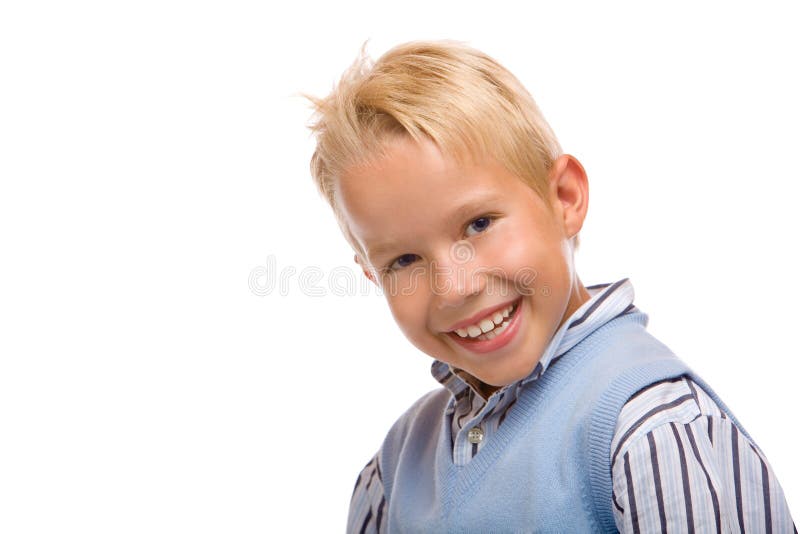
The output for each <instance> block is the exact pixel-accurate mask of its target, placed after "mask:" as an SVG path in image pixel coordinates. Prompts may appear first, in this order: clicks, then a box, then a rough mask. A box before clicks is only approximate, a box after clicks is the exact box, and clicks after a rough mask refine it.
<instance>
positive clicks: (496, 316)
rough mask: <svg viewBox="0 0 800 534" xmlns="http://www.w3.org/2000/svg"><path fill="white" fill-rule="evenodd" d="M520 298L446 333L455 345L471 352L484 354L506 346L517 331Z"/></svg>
mask: <svg viewBox="0 0 800 534" xmlns="http://www.w3.org/2000/svg"><path fill="white" fill-rule="evenodd" d="M521 305H522V297H520V298H519V299H517V300H516V301H514V302H512V303H511V304H509V305H507V306H505V307H504V308H501V309H499V310H496V311H495V312H493V313H492V314H491V315H488V316H486V317H484V318H483V319H481V320H480V321H477V322H475V323H473V324H470V325H467V326H463V327H460V328H457V329H455V330H452V331H450V332H448V335H449V336H450V338H451V339H453V340H454V341H455V342H456V343H457V344H459V345H461V346H462V347H464V348H466V349H468V350H470V351H471V352H478V353H486V352H491V351H494V350H497V349H499V348H501V347H503V346H505V345H507V344H508V343H509V342H511V340H512V339H513V338H514V335H515V334H516V333H517V331H518V330H519V323H520V321H519V314H518V313H517V311H518V310H519V308H520V306H521Z"/></svg>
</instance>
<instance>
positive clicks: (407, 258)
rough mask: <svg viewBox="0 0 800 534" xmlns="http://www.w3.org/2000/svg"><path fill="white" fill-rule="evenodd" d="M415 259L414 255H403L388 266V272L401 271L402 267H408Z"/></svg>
mask: <svg viewBox="0 0 800 534" xmlns="http://www.w3.org/2000/svg"><path fill="white" fill-rule="evenodd" d="M416 259H417V255H416V254H403V255H402V256H399V257H398V258H397V259H396V260H394V261H393V262H392V263H390V264H389V267H388V269H389V270H390V271H395V270H397V269H402V268H404V267H408V266H409V265H411V264H412V263H414V261H415V260H416Z"/></svg>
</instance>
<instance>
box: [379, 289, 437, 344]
mask: <svg viewBox="0 0 800 534" xmlns="http://www.w3.org/2000/svg"><path fill="white" fill-rule="evenodd" d="M388 302H389V309H390V310H391V312H392V316H393V317H394V320H395V322H396V323H397V326H399V327H400V330H401V331H402V332H403V334H404V335H405V336H406V337H407V338H409V339H413V338H415V337H417V336H419V335H420V332H421V331H422V330H423V329H424V327H425V318H426V317H427V314H426V310H425V309H424V305H423V304H422V303H421V301H420V298H419V296H418V295H398V296H393V297H392V298H390V299H388Z"/></svg>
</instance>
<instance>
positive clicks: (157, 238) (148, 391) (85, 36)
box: [0, 1, 800, 533]
mask: <svg viewBox="0 0 800 534" xmlns="http://www.w3.org/2000/svg"><path fill="white" fill-rule="evenodd" d="M286 4H287V3H283V5H279V6H276V5H269V4H268V3H266V2H250V3H247V2H230V1H229V2H176V1H158V2H127V3H121V2H115V3H109V2H93V3H92V2H69V3H66V2H63V3H61V2H52V3H42V2H5V3H3V5H2V7H0V77H1V80H2V81H1V83H0V180H1V181H0V255H2V260H0V357H1V358H2V360H0V362H1V363H0V530H2V531H3V532H66V531H74V532H82V533H89V532H103V533H105V532H193V533H194V532H275V531H293V532H340V531H342V530H343V529H344V522H345V518H346V513H347V505H348V501H349V497H350V492H351V490H352V487H353V483H354V482H355V477H356V475H357V473H358V471H359V470H360V468H361V467H362V465H363V464H364V463H366V462H367V460H369V458H370V457H371V455H372V454H373V453H374V452H375V450H376V449H377V448H378V446H379V444H380V442H381V439H382V437H383V436H384V434H385V433H386V431H387V430H388V428H389V426H390V425H391V423H392V422H393V421H394V420H395V418H396V417H397V416H398V415H399V414H400V413H401V412H402V411H403V410H404V409H405V408H406V407H407V406H408V405H409V404H410V403H411V402H412V401H413V400H415V399H416V398H418V397H419V396H420V395H421V394H422V393H424V392H426V391H428V390H429V389H432V388H434V387H435V386H436V383H435V382H434V381H433V379H432V378H431V377H430V375H429V365H430V359H429V358H428V357H427V356H425V355H423V354H421V353H419V352H418V351H416V350H415V349H414V348H413V347H412V346H411V345H410V344H409V343H408V342H407V341H406V340H405V339H404V338H403V337H402V336H401V334H400V332H399V331H398V329H397V327H396V326H395V325H394V324H393V322H392V319H391V316H390V314H389V312H388V309H387V308H386V306H385V304H384V302H383V300H382V298H381V297H380V296H379V295H378V294H377V293H376V292H375V291H371V290H369V289H368V287H367V286H365V285H363V284H361V283H360V282H361V280H360V279H359V278H357V275H358V274H359V273H358V271H356V270H355V268H354V266H353V264H352V252H351V251H350V250H349V249H348V247H347V245H346V243H345V241H344V239H343V238H342V237H341V236H340V234H339V230H338V228H337V226H336V224H335V222H334V219H333V217H332V215H331V214H330V212H329V210H328V208H327V206H326V205H325V204H324V202H323V201H322V200H321V199H320V197H319V196H318V195H317V193H316V191H315V189H314V188H313V186H312V182H311V179H310V176H309V172H308V159H309V157H310V155H311V152H312V150H313V141H312V139H311V138H310V136H309V133H308V131H307V130H306V128H305V124H306V123H307V122H308V118H309V108H308V106H307V104H306V103H305V102H304V100H303V99H302V98H300V97H299V96H297V94H298V93H300V92H307V93H311V94H316V95H324V94H326V93H327V92H328V91H329V90H330V89H331V87H332V85H333V83H334V81H335V80H336V79H337V78H338V76H339V75H340V74H341V72H342V70H343V69H344V68H345V67H346V66H347V65H349V64H350V63H351V62H352V61H353V59H354V58H355V56H356V54H357V52H358V50H359V47H360V46H361V44H362V43H363V42H364V41H365V40H366V39H368V38H369V39H370V43H369V50H370V51H371V52H372V53H373V54H374V55H379V54H380V53H382V52H384V51H386V50H387V49H388V48H389V47H391V46H393V45H395V44H398V43H400V42H403V41H407V40H411V39H419V38H451V39H458V40H463V41H466V42H468V43H470V44H472V45H474V46H476V47H478V48H481V49H483V50H484V51H486V52H488V53H489V54H491V55H493V56H494V57H496V58H497V59H498V60H499V61H500V62H501V63H503V64H504V65H506V66H507V67H508V68H509V69H510V70H512V72H514V73H515V74H516V75H517V76H518V77H519V78H520V79H521V80H522V81H523V83H524V84H525V85H526V86H527V87H528V88H529V89H530V90H531V92H532V93H533V95H534V97H535V98H536V99H537V101H538V103H539V105H540V106H541V108H542V110H543V111H544V113H545V116H546V117H547V118H548V120H549V121H550V123H551V124H552V126H553V128H554V129H555V131H556V133H557V134H558V136H559V138H560V141H561V143H562V145H563V147H564V148H565V150H566V151H568V152H570V153H572V154H575V155H576V156H577V157H578V158H579V159H580V160H581V161H582V162H583V163H584V165H585V167H586V169H587V170H588V173H589V177H590V191H591V202H590V210H589V216H588V219H587V222H586V225H585V227H584V230H583V232H582V240H583V244H582V247H581V249H580V250H579V253H578V256H577V262H578V263H577V265H578V272H579V273H580V276H581V278H582V280H583V281H584V283H586V284H587V285H588V284H596V283H601V282H610V281H615V280H618V279H620V278H623V277H629V278H630V279H631V280H632V282H633V284H634V287H635V289H636V292H637V298H636V303H637V304H638V306H639V307H640V308H641V309H642V310H643V311H645V312H647V313H648V314H649V315H650V330H651V331H652V332H653V333H654V334H655V335H656V336H658V337H659V338H661V339H662V340H663V341H664V342H665V343H667V344H668V345H669V346H670V347H672V348H673V350H674V351H676V352H677V353H678V354H679V355H680V356H681V357H683V358H684V359H685V360H686V361H687V362H688V363H689V364H690V365H691V366H692V367H693V368H694V369H696V370H697V371H698V372H699V373H700V374H701V375H702V376H703V377H705V378H706V379H707V380H708V381H709V382H710V383H711V384H712V385H713V386H714V387H715V388H716V390H717V391H718V392H719V393H720V394H721V396H722V397H723V398H724V399H725V400H726V401H727V403H728V404H729V406H730V407H731V408H732V409H733V410H734V412H735V413H736V414H737V415H738V416H739V418H740V419H741V421H743V422H744V425H745V427H746V428H747V429H748V430H749V432H750V433H751V434H752V435H753V436H754V437H755V439H756V441H757V443H758V444H759V445H760V446H761V448H762V449H763V450H764V451H765V452H766V454H767V457H768V458H769V460H770V462H771V464H772V466H773V467H774V469H775V471H776V473H777V475H778V477H779V479H780V481H781V482H782V485H783V487H784V490H785V492H786V495H787V496H788V499H789V502H790V507H791V508H792V510H793V511H794V513H795V514H800V459H798V457H797V452H796V449H797V441H798V438H800V430H798V426H797V413H796V406H797V400H796V399H797V389H798V380H797V372H798V370H800V364H799V363H798V358H799V357H800V349H798V348H797V344H796V335H797V331H798V327H797V315H798V314H797V312H796V302H797V299H798V296H800V290H798V288H797V285H796V279H795V273H796V272H797V271H798V268H800V261H799V260H798V256H797V254H796V251H795V248H796V246H797V237H796V233H797V230H798V214H797V212H798V194H800V187H798V179H800V173H798V170H797V150H798V142H800V135H799V134H798V124H800V106H799V105H798V95H800V80H799V79H798V64H799V62H798V50H800V33H799V32H798V31H797V28H798V22H800V20H799V19H798V15H797V4H796V3H795V2H785V3H776V2H760V3H758V4H756V3H755V2H751V3H749V4H748V5H744V4H742V3H738V2H670V3H669V4H666V3H664V4H663V6H659V5H656V3H643V2H630V3H627V4H624V3H609V2H596V3H586V4H576V3H574V2H546V3H545V2H525V3H522V2H519V3H511V2H494V3H486V2H468V1H461V2H431V1H428V2H414V1H404V2H392V3H386V4H381V3H377V2H363V3H356V2H327V3H322V2H320V3H318V4H308V3H305V4H301V5H296V6H294V7H287V5H286ZM523 6H524V7H523ZM270 262H272V266H273V267H272V269H273V271H272V276H273V277H274V276H277V275H278V274H279V273H283V274H284V276H285V275H286V274H288V273H289V272H290V270H291V269H295V273H296V274H294V275H292V276H291V277H290V278H289V279H288V284H286V286H285V288H284V290H283V291H282V290H281V289H280V288H279V287H276V288H274V290H273V291H271V292H269V294H267V295H262V296H257V295H256V294H254V293H253V292H252V291H251V290H250V288H249V285H248V277H249V276H250V274H251V272H252V271H253V270H254V269H259V268H260V269H262V271H263V270H264V269H265V268H266V267H267V266H268V265H270ZM336 267H340V269H339V271H333V269H334V268H336ZM314 269H316V270H317V272H320V273H321V275H322V276H323V278H322V279H321V280H320V281H318V282H317V283H316V284H315V285H314V286H313V287H316V289H313V288H312V289H309V283H308V280H306V281H305V282H301V281H300V280H299V278H298V276H299V273H300V272H301V271H305V272H306V273H311V272H312V271H313V270H314ZM342 269H344V271H342ZM256 272H259V271H258V270H257V271H256ZM343 272H344V273H345V275H346V274H347V273H349V276H350V280H351V281H352V282H353V283H354V284H355V282H356V281H357V280H358V281H359V284H358V285H357V286H356V287H355V288H354V289H352V290H350V291H349V293H350V294H349V295H346V296H341V295H339V296H337V295H335V294H334V293H333V290H332V287H331V284H332V281H338V282H339V283H342V282H343V281H346V279H347V277H346V276H345V275H342V273H343ZM335 273H338V274H335ZM261 280H262V283H263V282H264V280H265V279H264V278H263V277H262V278H261ZM263 287H266V286H263ZM314 291H316V292H317V293H321V294H322V296H315V295H314ZM263 292H265V291H262V293H263Z"/></svg>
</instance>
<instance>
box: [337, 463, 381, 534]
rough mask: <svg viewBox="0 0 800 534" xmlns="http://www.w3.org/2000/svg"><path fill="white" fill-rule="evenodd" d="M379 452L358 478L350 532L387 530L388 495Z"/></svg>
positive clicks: (348, 526) (364, 533)
mask: <svg viewBox="0 0 800 534" xmlns="http://www.w3.org/2000/svg"><path fill="white" fill-rule="evenodd" d="M378 463H379V462H378V454H376V455H375V456H374V457H373V458H372V460H370V461H369V463H368V464H367V465H366V466H364V469H362V470H361V473H360V474H359V475H358V479H357V480H356V486H355V488H354V489H353V496H352V498H351V499H350V512H349V514H348V517H347V532H348V534H352V533H354V532H355V533H359V534H366V533H375V534H378V533H380V532H386V513H385V512H386V507H387V506H388V503H387V502H386V497H385V495H384V491H383V480H382V479H381V470H380V466H379V465H378Z"/></svg>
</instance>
